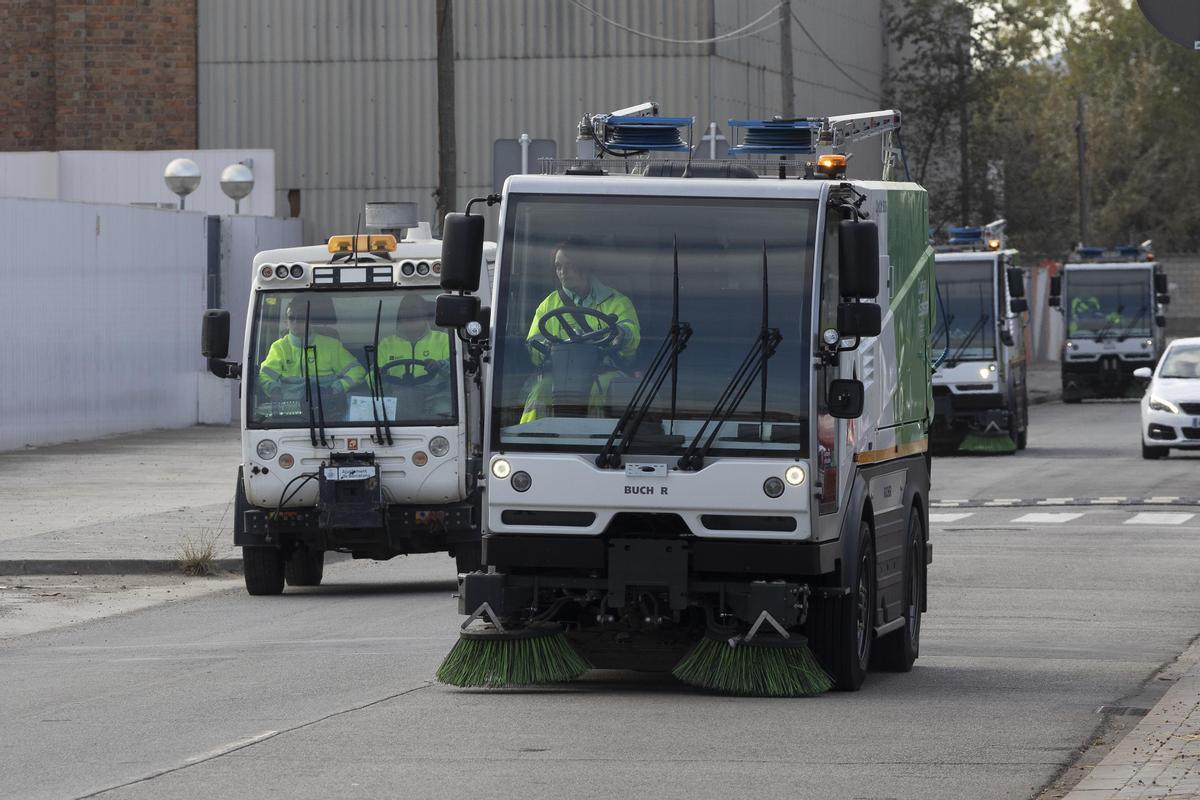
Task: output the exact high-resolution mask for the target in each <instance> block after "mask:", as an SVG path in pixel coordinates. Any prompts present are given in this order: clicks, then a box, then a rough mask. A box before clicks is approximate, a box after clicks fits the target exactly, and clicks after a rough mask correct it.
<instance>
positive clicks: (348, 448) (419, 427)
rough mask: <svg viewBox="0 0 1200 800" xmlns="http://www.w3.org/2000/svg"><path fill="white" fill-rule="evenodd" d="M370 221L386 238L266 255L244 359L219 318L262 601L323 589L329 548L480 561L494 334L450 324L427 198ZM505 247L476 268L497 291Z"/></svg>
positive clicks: (217, 361)
mask: <svg viewBox="0 0 1200 800" xmlns="http://www.w3.org/2000/svg"><path fill="white" fill-rule="evenodd" d="M367 224H368V226H369V227H375V228H377V229H379V230H381V232H380V233H378V234H357V233H356V234H354V235H347V236H334V237H332V238H331V239H329V241H328V243H327V244H326V245H318V246H311V247H295V248H287V249H281V250H267V251H264V252H261V253H259V254H258V255H257V256H255V258H254V264H253V270H254V273H253V274H254V278H253V283H252V288H251V292H250V308H249V313H248V315H247V324H246V337H245V351H244V353H243V355H242V361H241V362H240V363H239V362H232V361H225V360H224V359H225V358H226V356H227V353H228V349H229V312H228V311H224V310H219V309H210V310H209V311H207V312H205V317H204V332H203V337H202V338H203V343H202V353H203V355H204V356H205V357H206V358H207V359H208V360H209V361H208V364H209V369H210V371H212V372H213V373H214V374H216V375H218V376H220V377H226V378H233V379H239V378H240V380H241V401H242V463H241V466H239V468H238V477H237V484H236V487H235V489H234V491H235V504H234V511H235V513H234V544H235V545H237V546H239V547H241V548H242V559H243V563H244V569H245V578H246V589H247V590H248V591H249V593H250V594H255V595H264V594H265V595H271V594H279V593H280V592H282V591H283V587H284V583H285V582H286V583H287V584H289V585H291V586H315V585H317V584H319V583H320V582H321V578H322V574H323V569H324V560H325V553H326V552H328V551H338V552H344V553H350V554H351V555H353V556H354V557H355V558H371V559H380V560H382V559H388V558H392V557H394V556H397V555H404V554H409V553H428V552H449V553H451V554H452V555H454V557H455V559H456V561H457V563H458V568H459V570H460V571H469V570H471V569H473V568H475V567H476V566H477V565H478V563H479V521H480V510H479V495H480V489H479V486H478V482H477V480H476V475H477V474H478V471H479V464H480V463H481V462H480V457H481V444H482V440H481V438H480V433H481V431H480V428H479V416H480V415H479V411H478V407H479V403H480V398H481V396H482V395H481V385H482V384H481V382H480V378H481V374H480V363H479V351H480V345H481V341H480V339H479V338H478V337H475V338H472V337H470V336H469V335H463V336H458V335H457V334H456V332H455V331H449V332H447V331H445V330H443V329H440V328H438V327H437V326H436V325H435V322H434V309H435V302H436V297H437V293H438V282H439V280H440V278H441V272H442V264H441V242H440V241H438V240H436V239H434V238H433V237H432V236H431V235H430V230H429V224H428V223H424V222H422V223H418V222H417V221H416V213H415V206H414V205H413V204H399V203H396V204H392V203H381V204H368V207H367ZM494 253H495V249H494V246H492V245H488V246H487V247H486V248H484V249H482V250H481V251H480V254H479V258H478V259H477V260H476V263H475V265H474V273H475V278H474V280H476V281H479V280H482V281H483V282H484V285H485V286H486V282H487V269H486V260H487V259H488V258H494ZM462 268H464V265H460V269H462ZM477 324H478V323H477Z"/></svg>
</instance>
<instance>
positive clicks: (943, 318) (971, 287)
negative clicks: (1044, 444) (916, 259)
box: [930, 220, 1029, 453]
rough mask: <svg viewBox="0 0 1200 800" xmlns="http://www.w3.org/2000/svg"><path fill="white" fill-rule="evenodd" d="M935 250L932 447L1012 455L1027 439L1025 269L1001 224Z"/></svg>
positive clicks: (955, 233)
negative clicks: (935, 303)
mask: <svg viewBox="0 0 1200 800" xmlns="http://www.w3.org/2000/svg"><path fill="white" fill-rule="evenodd" d="M949 234H950V235H949V237H948V241H947V242H946V243H945V244H942V245H939V246H937V247H936V248H935V250H936V251H937V256H936V262H935V270H936V271H937V302H938V322H937V325H936V326H935V327H934V332H933V351H934V356H935V359H936V361H937V371H936V372H934V374H933V403H934V415H933V431H932V433H931V435H930V440H931V442H932V443H933V445H934V446H935V447H942V448H946V449H958V450H961V451H966V452H983V453H1014V452H1016V451H1017V450H1024V449H1025V445H1026V442H1027V440H1028V436H1029V396H1028V391H1027V387H1026V382H1025V374H1026V372H1025V365H1026V354H1025V342H1026V335H1025V334H1026V316H1027V315H1026V312H1027V311H1028V310H1029V301H1028V300H1027V299H1026V298H1025V271H1024V270H1022V269H1021V268H1020V267H1019V266H1017V263H1018V253H1017V251H1016V250H1013V249H1012V248H1009V247H1005V242H1004V220H996V221H995V222H992V223H990V224H988V225H984V226H982V227H963V228H950V230H949Z"/></svg>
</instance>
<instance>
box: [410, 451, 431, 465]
mask: <svg viewBox="0 0 1200 800" xmlns="http://www.w3.org/2000/svg"><path fill="white" fill-rule="evenodd" d="M412 463H413V466H414V467H423V466H425V465H426V464H428V463H429V456H427V455H425V451H424V450H418V451H417V452H415V453H413V454H412Z"/></svg>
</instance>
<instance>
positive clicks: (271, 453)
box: [254, 439, 279, 461]
mask: <svg viewBox="0 0 1200 800" xmlns="http://www.w3.org/2000/svg"><path fill="white" fill-rule="evenodd" d="M254 451H255V452H256V453H258V457H259V458H261V459H262V460H263V461H270V460H271V459H272V458H274V457H275V454H276V453H277V452H279V448H278V447H276V446H275V442H273V441H271V440H270V439H263V440H262V441H261V442H259V443H258V447H256V448H254Z"/></svg>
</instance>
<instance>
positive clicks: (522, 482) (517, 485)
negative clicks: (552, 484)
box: [512, 470, 533, 492]
mask: <svg viewBox="0 0 1200 800" xmlns="http://www.w3.org/2000/svg"><path fill="white" fill-rule="evenodd" d="M530 486H533V478H531V477H529V473H528V472H525V471H524V470H521V471H520V472H514V473H513V476H512V487H513V488H514V489H516V490H517V491H518V492H528V491H529V487H530Z"/></svg>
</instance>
